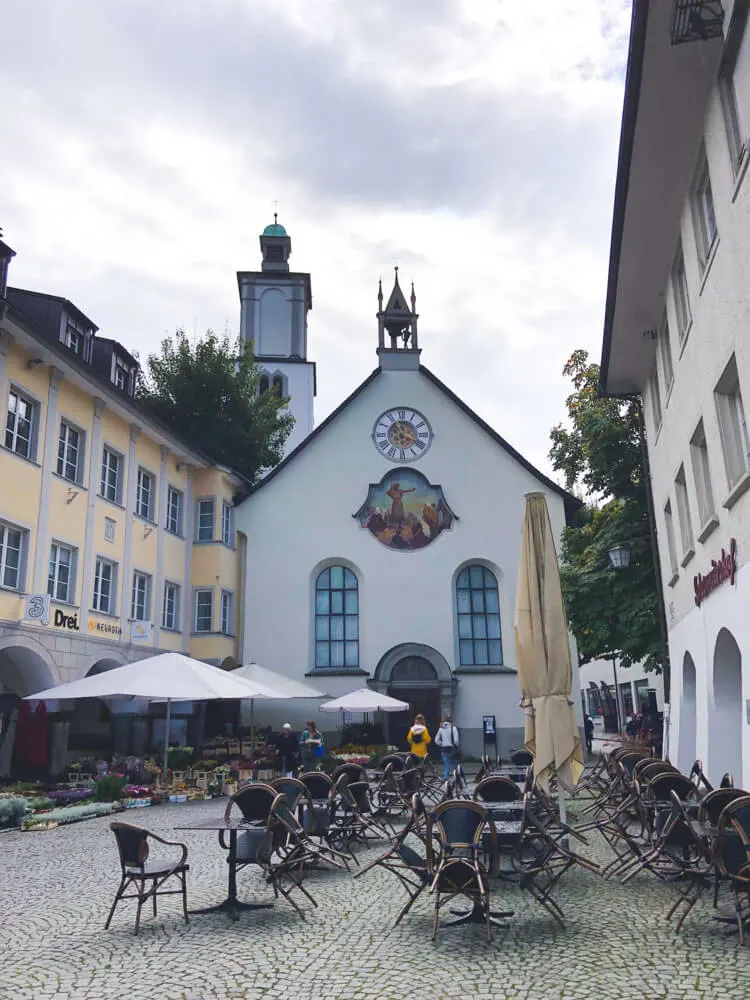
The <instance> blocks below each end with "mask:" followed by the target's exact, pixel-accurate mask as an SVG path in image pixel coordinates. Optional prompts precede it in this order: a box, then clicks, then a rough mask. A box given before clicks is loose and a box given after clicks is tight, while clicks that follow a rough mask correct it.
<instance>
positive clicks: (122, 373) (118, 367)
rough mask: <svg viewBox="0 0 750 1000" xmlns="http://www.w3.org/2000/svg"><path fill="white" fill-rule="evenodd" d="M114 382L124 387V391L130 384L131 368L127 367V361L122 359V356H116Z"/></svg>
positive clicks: (119, 386) (118, 386) (121, 387)
mask: <svg viewBox="0 0 750 1000" xmlns="http://www.w3.org/2000/svg"><path fill="white" fill-rule="evenodd" d="M114 383H115V385H116V386H117V388H118V389H122V391H123V392H127V391H128V387H129V384H130V370H129V369H128V368H127V367H126V365H125V362H124V361H121V360H120V358H115V374H114Z"/></svg>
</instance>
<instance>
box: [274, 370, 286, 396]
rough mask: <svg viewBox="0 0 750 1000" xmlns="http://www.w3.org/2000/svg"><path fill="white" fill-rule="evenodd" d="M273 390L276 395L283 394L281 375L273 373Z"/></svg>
mask: <svg viewBox="0 0 750 1000" xmlns="http://www.w3.org/2000/svg"><path fill="white" fill-rule="evenodd" d="M273 391H274V392H275V393H276V395H277V396H283V395H284V379H283V378H282V377H281V375H274V377H273Z"/></svg>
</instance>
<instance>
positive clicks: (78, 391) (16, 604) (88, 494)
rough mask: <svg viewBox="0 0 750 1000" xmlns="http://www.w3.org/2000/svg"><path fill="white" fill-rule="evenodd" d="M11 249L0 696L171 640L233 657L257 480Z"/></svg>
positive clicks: (4, 373) (2, 368)
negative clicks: (221, 462) (145, 403)
mask: <svg viewBox="0 0 750 1000" xmlns="http://www.w3.org/2000/svg"><path fill="white" fill-rule="evenodd" d="M13 256H14V254H13V251H12V250H10V248H9V247H7V246H6V245H5V244H3V243H1V242H0V399H1V400H3V402H4V412H3V414H2V420H3V422H2V427H0V433H2V439H1V440H0V444H1V445H2V447H0V699H2V698H5V700H6V703H7V699H8V696H15V697H18V696H23V695H26V694H30V693H33V692H34V691H37V690H40V689H42V688H46V687H50V686H52V685H54V684H58V683H62V682H64V681H69V680H76V679H78V678H80V677H84V676H86V675H87V674H89V673H92V672H97V671H99V670H103V669H109V668H111V667H114V666H119V665H120V664H122V663H125V662H128V661H130V660H133V659H135V658H140V657H143V656H150V655H153V654H154V653H157V652H159V651H164V650H178V651H180V652H184V653H187V654H189V655H191V656H195V657H196V658H198V659H201V660H204V661H206V662H208V663H214V664H224V663H226V662H227V661H235V662H236V658H237V655H238V648H239V633H240V621H239V615H240V613H241V608H242V605H243V601H242V594H241V588H242V572H241V565H242V562H243V552H242V549H243V546H242V544H241V541H240V540H239V539H238V536H237V532H236V531H235V527H234V508H233V496H234V495H235V494H236V493H237V492H238V490H240V489H241V488H242V487H243V486H245V485H246V483H245V481H244V480H243V478H242V477H241V476H239V475H238V474H237V473H235V472H233V471H232V470H230V469H226V468H222V467H220V466H217V465H215V464H214V463H213V462H212V460H211V459H209V458H208V457H207V456H206V455H203V454H201V452H199V451H197V450H196V449H195V448H193V447H191V446H190V445H189V444H188V443H186V442H185V441H182V440H180V439H179V438H177V437H176V436H175V435H174V434H173V433H172V432H171V431H170V430H168V429H167V428H166V427H164V426H162V425H160V424H159V423H158V422H157V421H155V420H154V419H153V418H151V417H150V416H148V415H147V414H146V413H145V411H144V410H143V408H142V407H141V406H140V405H139V403H138V402H137V401H136V399H135V398H134V391H135V380H136V375H137V369H138V364H137V361H136V360H135V358H133V356H132V355H131V354H129V353H128V351H127V350H126V349H125V348H124V347H122V346H121V345H120V344H118V343H117V342H116V341H113V340H109V339H107V338H104V337H100V336H97V332H98V328H97V327H96V326H95V324H94V323H92V322H91V320H89V319H88V318H87V317H86V316H85V315H84V313H82V312H81V311H80V310H79V309H78V308H76V306H74V305H73V304H72V303H71V302H69V301H67V299H63V298H60V297H57V296H53V295H45V294H41V293H37V292H30V291H25V290H22V289H17V288H12V287H8V286H7V272H8V265H9V263H10V260H11V259H12V257H13ZM47 597H48V598H49V601H47ZM33 598H37V600H33ZM96 710H97V711H100V709H99V708H97V709H96Z"/></svg>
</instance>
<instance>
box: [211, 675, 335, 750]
mask: <svg viewBox="0 0 750 1000" xmlns="http://www.w3.org/2000/svg"><path fill="white" fill-rule="evenodd" d="M229 672H230V674H231V675H232V676H233V677H242V678H244V679H245V680H247V681H251V682H252V683H253V684H259V685H260V686H261V687H263V688H266V689H267V691H268V694H267V695H266V697H268V698H279V699H285V698H325V697H326V695H327V693H328V692H327V691H319V690H318V688H314V687H312V686H311V685H310V684H303V683H302V681H295V680H294V678H292V677H286V676H284V674H279V673H276V671H275V670H269V669H268V668H267V667H261V666H260V664H258V663H256V662H255V661H254V660H253V662H252V663H248V664H246V665H245V666H244V667H235V668H234V670H230V671H229ZM271 692H273V693H271ZM254 714H255V699H253V698H251V699H250V737H251V739H252V740H253V743H254V742H255V725H254V722H253V717H254Z"/></svg>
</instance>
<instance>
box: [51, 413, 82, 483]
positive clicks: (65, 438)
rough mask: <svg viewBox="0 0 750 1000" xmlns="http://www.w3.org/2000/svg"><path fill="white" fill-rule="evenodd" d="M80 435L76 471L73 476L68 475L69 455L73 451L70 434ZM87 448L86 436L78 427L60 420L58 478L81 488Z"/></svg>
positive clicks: (76, 449)
mask: <svg viewBox="0 0 750 1000" xmlns="http://www.w3.org/2000/svg"><path fill="white" fill-rule="evenodd" d="M71 433H72V434H77V435H78V444H77V445H75V446H74V447H75V471H74V474H73V476H69V475H68V474H67V467H68V464H69V461H68V454H69V451H70V449H71V444H70V440H69V435H70V434H71ZM85 448H86V434H85V432H84V431H82V430H81V428H80V427H77V426H76V425H75V424H74V423H71V421H70V420H66V419H65V417H62V418H61V420H60V430H59V433H58V435H57V465H56V471H57V475H58V476H62V478H63V479H67V480H68V482H69V483H77V484H78V485H79V486H80V485H81V484H82V483H83V470H84V465H85V463H84V455H85Z"/></svg>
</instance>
